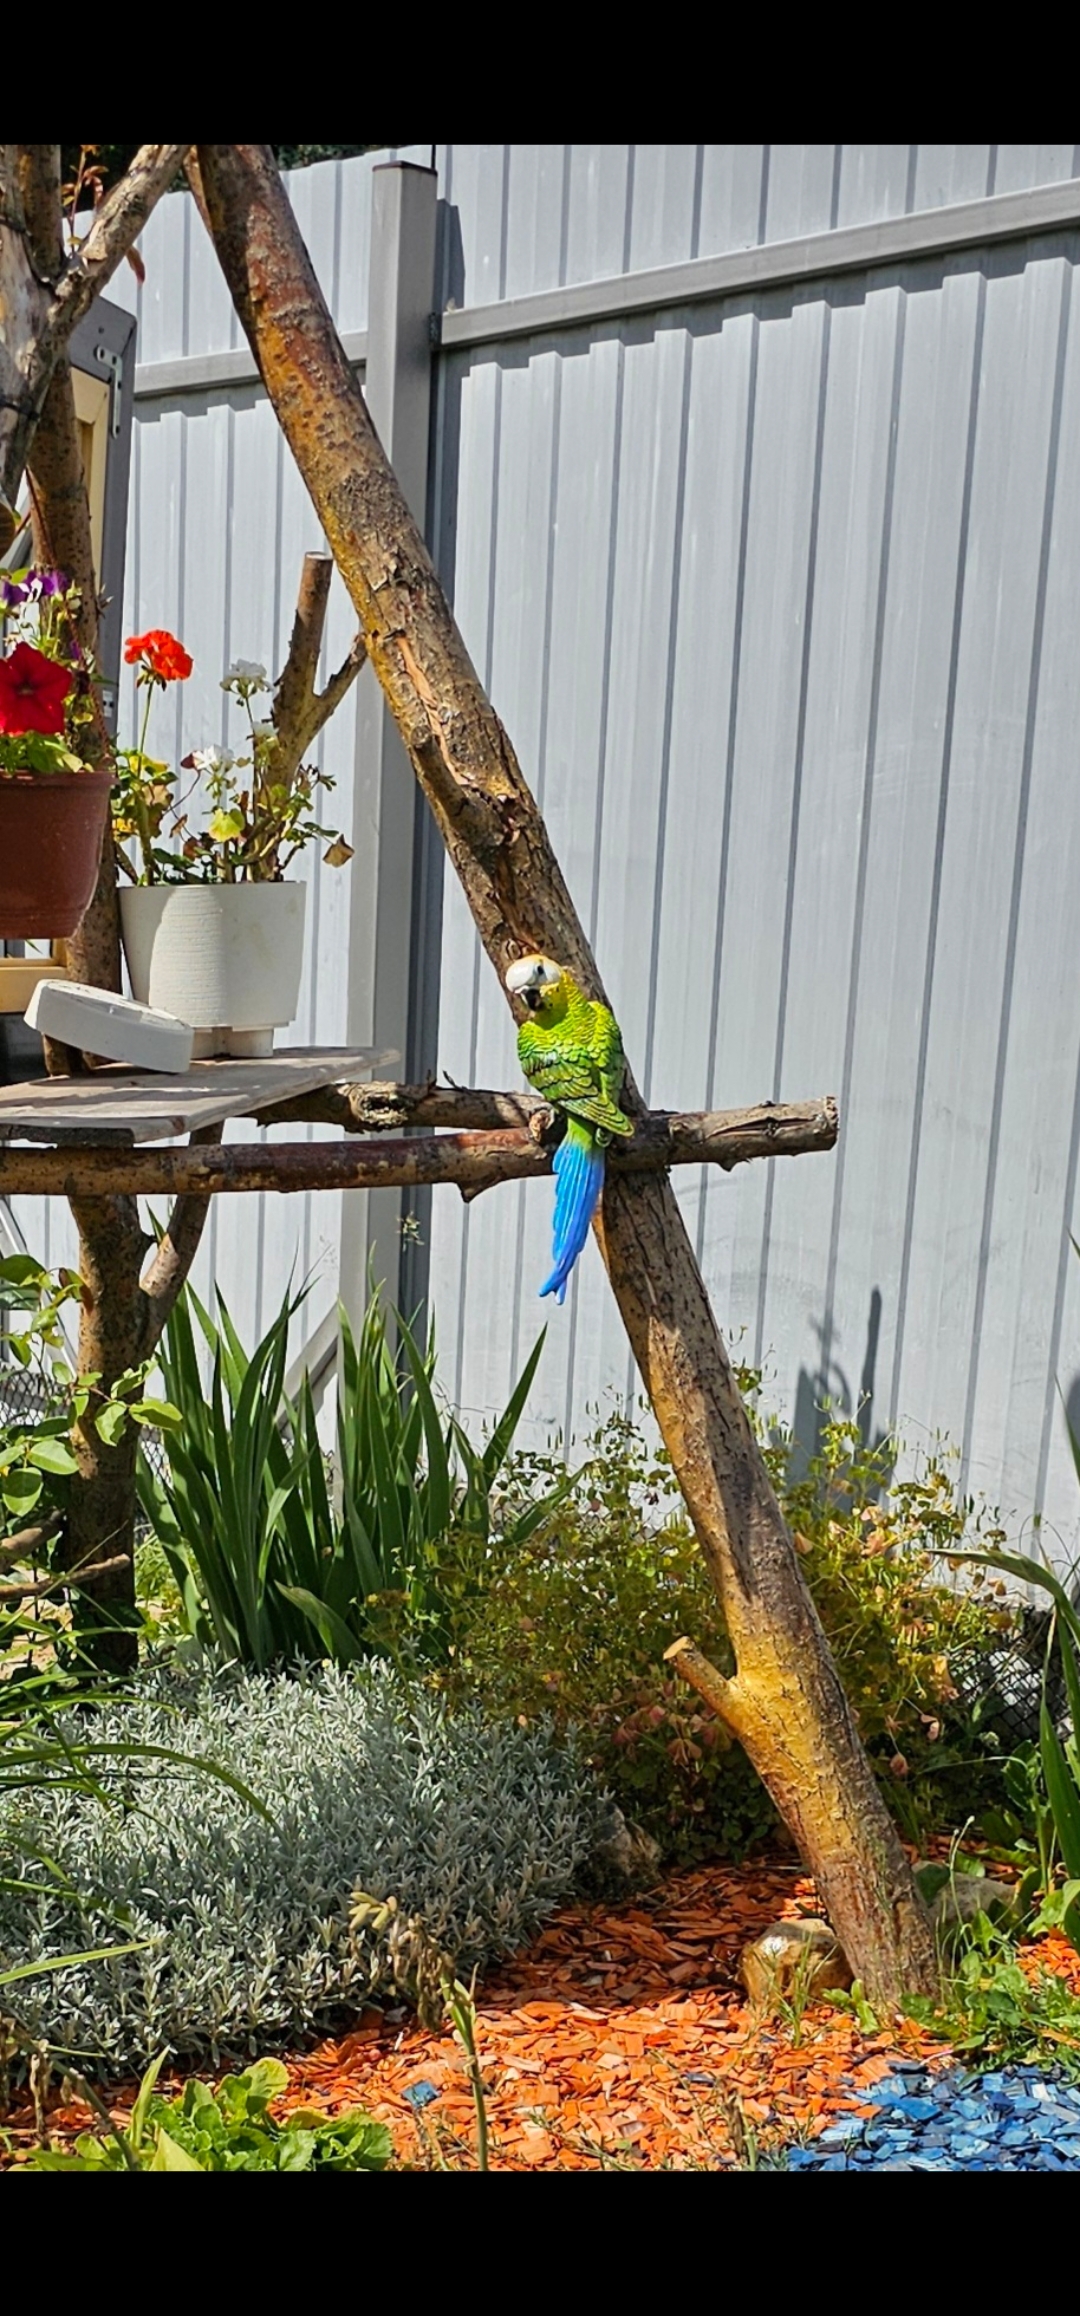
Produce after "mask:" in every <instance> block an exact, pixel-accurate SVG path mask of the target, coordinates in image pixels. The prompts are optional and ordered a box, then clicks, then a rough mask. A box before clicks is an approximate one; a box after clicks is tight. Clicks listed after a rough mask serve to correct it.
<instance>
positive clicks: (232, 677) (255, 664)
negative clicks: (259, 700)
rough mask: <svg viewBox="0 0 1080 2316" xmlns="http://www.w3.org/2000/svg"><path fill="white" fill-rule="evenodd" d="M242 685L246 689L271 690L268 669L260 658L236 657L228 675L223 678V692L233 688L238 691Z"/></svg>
mask: <svg viewBox="0 0 1080 2316" xmlns="http://www.w3.org/2000/svg"><path fill="white" fill-rule="evenodd" d="M241 687H242V688H243V689H244V690H245V691H256V692H268V691H269V689H270V686H269V684H268V683H267V680H266V669H265V668H264V667H263V665H262V662H261V661H260V660H257V659H234V661H233V663H232V666H231V668H230V669H229V672H228V675H227V676H223V678H222V683H221V689H222V691H223V692H231V691H233V690H237V691H238V690H240V689H241Z"/></svg>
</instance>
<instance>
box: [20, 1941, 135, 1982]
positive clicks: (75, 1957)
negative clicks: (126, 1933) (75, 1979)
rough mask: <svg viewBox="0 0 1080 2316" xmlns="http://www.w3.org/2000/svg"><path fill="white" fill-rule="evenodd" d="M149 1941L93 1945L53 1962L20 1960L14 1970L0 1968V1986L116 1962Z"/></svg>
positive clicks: (62, 1956)
mask: <svg viewBox="0 0 1080 2316" xmlns="http://www.w3.org/2000/svg"><path fill="white" fill-rule="evenodd" d="M149 1943H150V1941H149V1939H148V1938H136V1939H134V1940H133V1941H132V1943H131V1945H130V1946H95V1947H93V1948H91V1950H90V1951H89V1953H86V1954H61V1955H58V1956H57V1958H56V1959H55V1961H53V1962H20V1963H18V1964H17V1965H16V1968H15V1969H14V1970H0V1986H14V1985H15V1982H16V1980H17V1979H20V1978H45V1977H47V1976H51V1975H52V1973H53V1972H54V1971H57V1970H79V1969H81V1968H82V1966H83V1964H84V1963H87V1962H116V1961H118V1960H119V1958H120V1956H121V1955H122V1954H142V1953H144V1952H145V1949H146V1947H147V1946H148V1945H149Z"/></svg>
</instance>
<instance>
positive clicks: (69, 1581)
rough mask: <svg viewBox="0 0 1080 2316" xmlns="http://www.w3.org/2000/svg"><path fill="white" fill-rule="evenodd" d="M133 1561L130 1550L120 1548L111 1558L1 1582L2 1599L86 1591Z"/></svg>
mask: <svg viewBox="0 0 1080 2316" xmlns="http://www.w3.org/2000/svg"><path fill="white" fill-rule="evenodd" d="M130 1565H131V1564H130V1561H129V1560H128V1557H127V1554H126V1553H124V1552H117V1553H114V1554H113V1557H112V1559H111V1560H95V1561H93V1562H92V1563H91V1565H90V1566H89V1567H87V1568H62V1569H58V1570H57V1571H56V1574H55V1575H53V1576H38V1577H34V1578H32V1579H31V1580H29V1581H28V1582H27V1583H25V1584H20V1583H18V1582H16V1583H14V1584H0V1600H38V1599H40V1598H41V1597H42V1596H43V1595H44V1594H45V1593H48V1592H82V1591H84V1590H89V1588H90V1587H91V1586H92V1585H95V1584H97V1583H98V1582H99V1580H100V1578H101V1577H103V1576H115V1575H116V1574H117V1573H118V1571H119V1570H120V1569H126V1568H128V1567H130Z"/></svg>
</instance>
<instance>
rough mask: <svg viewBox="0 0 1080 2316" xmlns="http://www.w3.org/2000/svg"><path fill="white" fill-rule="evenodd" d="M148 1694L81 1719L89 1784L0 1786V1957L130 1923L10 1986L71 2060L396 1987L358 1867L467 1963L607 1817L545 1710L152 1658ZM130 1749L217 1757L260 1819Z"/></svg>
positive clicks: (201, 2035)
mask: <svg viewBox="0 0 1080 2316" xmlns="http://www.w3.org/2000/svg"><path fill="white" fill-rule="evenodd" d="M144 1689H145V1693H144V1695H143V1697H142V1699H141V1700H140V1701H138V1702H130V1701H129V1702H120V1703H117V1704H115V1705H111V1706H108V1705H107V1706H103V1707H102V1708H100V1709H99V1710H98V1711H97V1712H95V1713H94V1714H92V1715H91V1714H86V1715H84V1716H83V1717H81V1719H80V1721H79V1725H78V1733H79V1741H80V1743H81V1744H83V1745H85V1746H87V1747H88V1748H89V1749H90V1758H91V1759H92V1760H93V1764H94V1769H95V1772H96V1785H95V1789H94V1790H92V1791H90V1792H87V1791H85V1790H82V1789H79V1788H76V1789H74V1790H70V1791H69V1790H65V1789H64V1788H63V1787H51V1788H38V1789H36V1790H34V1791H32V1792H31V1793H29V1794H23V1795H20V1794H18V1793H15V1794H12V1795H11V1796H9V1797H6V1798H5V1797H4V1796H3V1795H2V1794H0V1972H2V1971H3V1969H4V1968H5V1967H6V1966H7V1965H8V1964H13V1965H21V1964H24V1963H38V1962H48V1961H49V1960H50V1959H53V1958H57V1957H60V1956H63V1955H65V1954H71V1953H76V1954H81V1953H84V1952H86V1951H88V1950H93V1949H96V1948H98V1947H100V1946H102V1945H105V1944H108V1945H112V1944H114V1943H115V1942H116V1940H117V1937H118V1936H123V1937H126V1938H129V1939H131V1940H132V1941H138V1942H140V1949H141V1950H140V1951H138V1952H135V1953H129V1954H125V1955H123V1956H117V1957H114V1958H113V1959H111V1960H109V1961H107V1962H101V1963H94V1964H90V1965H86V1966H79V1967H76V1966H72V1967H69V1968H65V1969H64V1970H62V1971H60V1972H58V1973H57V1974H56V1975H55V1976H44V1977H40V1978H33V1979H29V1980H27V1981H24V1982H22V1983H21V1984H20V1985H19V1987H18V1988H17V1989H14V1990H12V1994H11V1996H10V1998H5V1999H10V2001H11V2003H12V2005H13V2006H14V2003H15V1996H16V1993H17V1995H18V2017H19V2021H20V2024H21V2025H22V2026H23V2028H24V2029H25V2030H26V2031H28V2032H31V2033H35V2034H39V2035H43V2036H45V2037H46V2038H47V2039H48V2040H49V2042H50V2043H52V2044H53V2045H55V2046H57V2047H58V2048H60V2049H61V2050H66V2051H70V2052H72V2053H73V2054H74V2055H75V2056H76V2058H77V2059H79V2057H80V2054H81V2059H82V2060H86V2059H90V2060H94V2061H97V2062H99V2063H104V2064H106V2065H107V2066H109V2067H110V2068H112V2069H117V2068H123V2067H127V2066H131V2065H132V2064H140V2065H144V2064H145V2063H146V2062H147V2061H148V2060H149V2059H150V2058H151V2057H153V2056H154V2055H155V2054H156V2053H157V2052H158V2051H161V2050H170V2051H175V2052H179V2053H183V2054H185V2055H192V2056H202V2055H206V2054H209V2055H210V2056H212V2057H213V2058H214V2059H215V2061H216V2059H217V2056H218V2053H219V2052H220V2051H222V2050H228V2051H237V2052H244V2051H247V2050H252V2049H255V2048H261V2049H263V2050H265V2048H266V2046H267V2044H268V2043H272V2042H273V2040H274V2039H275V2038H277V2037H282V2036H295V2035H297V2034H299V2033H302V2032H304V2031H306V2030H307V2029H310V2028H312V2027H315V2026H318V2025H325V2024H326V2023H327V2022H328V2021H329V2020H330V2019H332V2017H333V2015H334V2013H335V2012H336V2011H339V2010H340V2009H341V2008H342V2006H344V2005H347V2004H349V2003H350V2002H353V2001H355V2000H357V1999H360V1998H362V1997H366V1996H367V1995H368V1994H369V1993H370V1992H371V1991H376V1992H377V1991H378V1990H379V1989H380V1987H383V1986H385V1987H386V1988H388V1989H389V1988H392V1986H393V1984H394V1977H393V1957H392V1953H391V1950H390V1948H389V1946H387V1947H385V1948H384V1947H381V1946H380V1944H379V1939H378V1937H377V1936H376V1935H375V1934H372V1936H371V1938H370V1939H369V1940H368V1941H367V1942H366V1943H365V1942H364V1941H362V1940H361V1941H360V1942H358V1941H357V1940H356V1938H355V1937H354V1936H353V1934H352V1933H351V1932H350V1929H349V1904H350V1897H351V1893H352V1892H353V1891H354V1890H355V1889H356V1888H357V1886H358V1885H359V1886H361V1887H363V1888H364V1889H365V1890H368V1891H371V1892H372V1893H374V1895H375V1896H377V1897H378V1896H390V1895H393V1896H394V1897H395V1898H396V1899H397V1900H398V1901H399V1903H400V1906H401V1908H402V1909H403V1910H404V1912H405V1913H406V1914H408V1915H410V1916H418V1917H419V1918H420V1919H421V1920H422V1921H423V1922H424V1923H425V1925H426V1927H427V1928H428V1930H429V1931H430V1933H431V1935H432V1937H433V1938H435V1939H437V1940H438V1942H439V1944H440V1946H441V1947H443V1948H444V1949H445V1950H446V1951H447V1953H448V1954H449V1955H451V1956H452V1957H453V1958H454V1961H455V1963H457V1964H459V1965H460V1967H461V1969H462V1971H463V1972H465V1973H466V1974H467V1972H468V1970H469V1969H471V1968H472V1967H473V1966H474V1965H476V1964H480V1963H485V1962H488V1961H490V1960H491V1959H492V1958H493V1957H495V1956H497V1955H500V1954H505V1953H508V1952H510V1951H511V1950H512V1949H513V1948H515V1947H517V1946H520V1945H521V1944H522V1943H524V1942H525V1941H526V1940H527V1939H528V1938H529V1937H530V1936H531V1935H532V1934H533V1932H534V1931H535V1930H536V1929H537V1928H538V1926H539V1925H540V1923H541V1922H543V1920H544V1919H545V1917H546V1916H547V1915H548V1914H550V1913H551V1911H552V1910H553V1909H554V1908H555V1907H556V1906H558V1905H559V1904H561V1903H562V1902H563V1901H564V1900H565V1899H567V1898H568V1897H569V1896H570V1895H571V1893H572V1892H573V1891H574V1890H575V1888H576V1887H577V1886H578V1884H579V1882H580V1879H581V1876H582V1875H583V1873H584V1872H586V1871H587V1869H588V1866H589V1861H590V1859H591V1858H593V1856H594V1855H595V1854H596V1853H597V1851H598V1850H600V1849H602V1845H603V1843H604V1842H605V1841H606V1840H607V1839H609V1838H610V1836H611V1833H612V1832H613V1830H614V1827H613V1811H612V1808H611V1804H610V1802H609V1801H608V1800H607V1799H606V1797H605V1796H604V1795H603V1794H602V1793H601V1792H600V1791H599V1789H598V1787H597V1784H596V1781H595V1778H594V1777H593V1775H592V1774H591V1772H590V1771H589V1770H587V1769H586V1768H585V1766H584V1765H583V1763H582V1762H581V1759H580V1757H579V1755H578V1754H577V1753H576V1752H575V1750H574V1749H573V1748H572V1747H556V1746H555V1745H553V1743H552V1741H551V1735H550V1731H549V1729H548V1728H547V1727H546V1726H542V1725H537V1726H530V1727H528V1728H524V1729H523V1728H519V1727H517V1726H516V1725H514V1724H512V1723H511V1724H510V1725H507V1724H506V1723H505V1722H504V1723H502V1724H495V1725H492V1724H491V1722H490V1721H488V1720H486V1719H484V1718H483V1717H482V1716H481V1715H480V1714H479V1713H478V1712H476V1711H468V1710H467V1711H463V1712H462V1713H460V1714H457V1715H454V1716H453V1717H450V1716H449V1715H448V1714H447V1712H446V1710H445V1707H444V1706H443V1704H442V1703H441V1702H440V1700H438V1699H437V1698H434V1697H431V1696H427V1695H423V1694H420V1693H417V1692H416V1691H415V1690H413V1691H410V1690H409V1689H408V1688H407V1687H406V1685H405V1684H404V1683H403V1682H402V1680H401V1679H400V1678H399V1677H398V1676H397V1675H396V1674H394V1673H392V1672H391V1671H390V1670H389V1669H388V1668H381V1669H374V1670H370V1671H364V1670H356V1671H352V1672H349V1673H341V1672H338V1671H336V1670H335V1669H334V1668H333V1667H331V1666H321V1667H317V1668H310V1669H308V1670H307V1671H304V1670H303V1669H301V1670H300V1671H299V1672H298V1674H297V1675H296V1677H293V1678H289V1677H286V1676H284V1675H279V1676H262V1677H260V1676H257V1675H252V1674H247V1673H243V1672H239V1671H234V1672H233V1673H231V1674H229V1675H224V1674H223V1675H220V1676H218V1677H217V1678H216V1679H206V1678H200V1677H196V1676H187V1677H177V1676H172V1677H169V1676H167V1675H166V1674H165V1673H163V1672H158V1673H157V1674H155V1675H154V1676H153V1677H152V1678H150V1679H149V1680H147V1681H146V1682H145V1683H144ZM107 1745H117V1746H122V1747H124V1748H125V1749H126V1750H125V1753H124V1755H123V1756H120V1757H118V1758H116V1759H115V1760H114V1761H110V1758H109V1756H108V1754H106V1753H103V1752H102V1751H101V1747H102V1746H107ZM145 1745H161V1746H164V1747H166V1748H169V1749H178V1748H182V1749H183V1752H184V1753H185V1754H187V1755H189V1756H192V1757H194V1758H195V1759H198V1758H199V1757H201V1756H204V1755H205V1756H206V1757H208V1758H209V1759H210V1760H215V1761H225V1762H227V1763H228V1765H229V1768H230V1770H231V1771H232V1772H233V1774H234V1776H235V1777H236V1778H238V1779H240V1780H242V1781H243V1782H244V1784H245V1786H247V1787H249V1788H250V1789H251V1791H252V1792H253V1793H254V1795H255V1796H256V1797H257V1799H258V1801H259V1802H260V1803H261V1804H262V1805H263V1809H264V1811H265V1812H266V1813H267V1814H259V1813H258V1812H256V1811H255V1810H253V1809H252V1808H251V1806H250V1804H249V1803H248V1802H247V1801H246V1800H245V1799H244V1796H243V1794H242V1793H240V1792H238V1791H236V1790H234V1789H232V1788H230V1787H229V1786H228V1785H226V1784H225V1783H224V1782H223V1781H222V1780H221V1778H220V1777H218V1778H214V1777H206V1776H203V1775H201V1774H198V1773H197V1772H196V1771H194V1770H192V1769H189V1768H185V1767H184V1766H183V1765H182V1764H181V1763H178V1762H177V1761H176V1760H175V1758H174V1759H171V1760H163V1759H159V1758H155V1757H154V1756H153V1755H148V1754H140V1753H139V1752H137V1751H135V1750H133V1749H134V1748H136V1747H138V1746H145ZM42 1855H45V1856H47V1857H48V1858H49V1859H50V1861H51V1862H52V1869H53V1870H52V1873H51V1874H50V1876H49V1877H48V1878H47V1879H46V1881H45V1885H44V1887H43V1886H42V1879H43V1878H42V1876H41V1874H40V1873H39V1872H38V1870H37V1860H38V1859H39V1857H40V1856H42ZM80 2063H81V2062H80Z"/></svg>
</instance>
